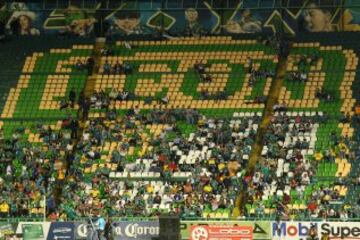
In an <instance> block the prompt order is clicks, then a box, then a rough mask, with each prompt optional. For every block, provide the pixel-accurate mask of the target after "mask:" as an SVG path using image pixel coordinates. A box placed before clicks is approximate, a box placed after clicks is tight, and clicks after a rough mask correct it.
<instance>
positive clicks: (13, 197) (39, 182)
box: [0, 119, 73, 218]
mask: <svg viewBox="0 0 360 240" xmlns="http://www.w3.org/2000/svg"><path fill="white" fill-rule="evenodd" d="M68 122H69V120H68V119H66V120H64V121H63V122H59V123H57V124H55V125H54V124H53V125H49V124H42V123H38V124H34V125H32V126H30V127H29V128H27V127H25V125H23V123H20V124H19V125H17V127H15V128H14V129H13V131H12V134H11V135H10V136H6V134H5V133H4V129H1V130H0V135H1V137H0V159H1V160H0V192H1V196H0V217H2V218H5V217H43V216H44V214H50V213H51V212H52V211H53V210H54V209H55V207H56V198H55V196H54V193H55V191H56V188H57V186H58V183H59V182H62V181H63V180H64V178H65V169H66V168H65V166H66V163H67V160H68V159H67V157H68V154H67V152H69V151H71V150H72V148H73V140H72V139H71V134H70V132H69V131H68V130H67V123H68ZM5 125H6V123H5ZM26 126H27V125H26ZM31 136H32V137H31ZM34 136H36V137H34ZM45 199H46V206H47V207H46V210H47V211H46V212H45Z"/></svg>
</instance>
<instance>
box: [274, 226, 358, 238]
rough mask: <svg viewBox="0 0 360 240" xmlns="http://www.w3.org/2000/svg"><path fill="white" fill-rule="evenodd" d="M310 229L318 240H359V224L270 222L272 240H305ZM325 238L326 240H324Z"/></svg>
mask: <svg viewBox="0 0 360 240" xmlns="http://www.w3.org/2000/svg"><path fill="white" fill-rule="evenodd" d="M310 229H312V231H313V232H315V233H316V235H317V237H318V238H319V239H331V240H340V239H347V240H350V239H352V240H353V239H360V222H282V221H280V222H272V223H271V234H272V239H274V240H276V239H286V240H292V239H297V240H306V239H308V237H309V231H310ZM325 237H327V238H325Z"/></svg>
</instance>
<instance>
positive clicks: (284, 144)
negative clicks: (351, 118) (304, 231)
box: [245, 112, 360, 219]
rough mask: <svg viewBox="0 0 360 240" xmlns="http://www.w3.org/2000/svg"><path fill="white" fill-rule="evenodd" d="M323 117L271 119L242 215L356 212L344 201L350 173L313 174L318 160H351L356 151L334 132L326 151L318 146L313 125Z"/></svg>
mask: <svg viewBox="0 0 360 240" xmlns="http://www.w3.org/2000/svg"><path fill="white" fill-rule="evenodd" d="M327 121H328V117H327V116H326V114H316V115H314V116H300V115H298V116H296V117H289V116H288V115H287V114H286V112H281V113H277V114H276V116H275V117H273V119H272V120H271V123H270V126H269V128H268V129H267V131H266V133H265V135H264V138H263V144H264V148H263V150H262V159H260V161H259V163H258V165H257V167H256V168H255V170H254V173H253V174H252V175H251V178H249V180H248V185H247V193H248V196H247V205H248V207H247V208H246V210H247V211H246V213H245V215H246V216H265V215H268V216H269V215H272V216H276V217H277V218H279V219H294V218H297V219H304V218H309V217H312V218H343V219H346V218H348V217H356V216H359V215H360V209H359V208H357V207H356V206H355V205H351V203H349V202H346V199H345V197H346V194H347V190H348V187H349V186H350V185H351V184H352V182H353V181H352V178H350V176H349V177H347V176H342V173H341V172H340V173H339V174H338V176H336V178H331V179H330V180H329V179H322V178H321V177H319V176H318V175H317V170H318V166H319V164H321V163H336V161H337V159H340V160H341V159H347V161H349V162H354V161H355V151H356V149H358V146H357V145H356V142H354V141H353V140H350V139H349V138H347V137H338V136H337V134H334V133H331V134H330V135H329V136H328V137H329V141H331V148H330V149H327V150H323V149H317V148H316V146H315V143H316V132H317V128H318V127H319V123H322V124H324V123H326V122H327ZM334 177H335V175H334ZM354 181H355V182H356V181H358V179H354ZM359 199H360V198H359ZM294 205H295V207H294ZM250 206H251V207H250Z"/></svg>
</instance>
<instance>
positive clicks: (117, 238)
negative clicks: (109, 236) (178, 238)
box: [112, 221, 159, 240]
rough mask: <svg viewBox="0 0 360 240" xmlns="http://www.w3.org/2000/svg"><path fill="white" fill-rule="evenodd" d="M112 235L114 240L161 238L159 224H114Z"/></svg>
mask: <svg viewBox="0 0 360 240" xmlns="http://www.w3.org/2000/svg"><path fill="white" fill-rule="evenodd" d="M112 233H113V239H114V240H135V239H136V240H151V239H152V238H154V237H158V236H159V222H158V221H140V222H128V221H123V222H114V223H113V226H112Z"/></svg>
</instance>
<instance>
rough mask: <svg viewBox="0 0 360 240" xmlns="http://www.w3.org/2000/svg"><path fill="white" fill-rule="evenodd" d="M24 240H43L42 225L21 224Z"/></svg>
mask: <svg viewBox="0 0 360 240" xmlns="http://www.w3.org/2000/svg"><path fill="white" fill-rule="evenodd" d="M22 230H23V239H24V240H42V239H44V231H43V226H42V224H23V225H22Z"/></svg>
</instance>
